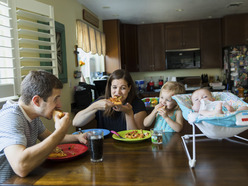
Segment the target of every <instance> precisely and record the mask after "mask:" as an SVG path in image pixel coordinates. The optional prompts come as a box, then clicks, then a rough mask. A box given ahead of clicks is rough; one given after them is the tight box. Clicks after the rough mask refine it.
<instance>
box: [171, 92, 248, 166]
mask: <svg viewBox="0 0 248 186" xmlns="http://www.w3.org/2000/svg"><path fill="white" fill-rule="evenodd" d="M191 95H192V94H180V95H175V96H173V97H172V98H173V99H174V100H175V101H176V102H177V104H178V105H179V107H180V108H181V110H182V113H183V117H184V119H185V120H187V121H188V123H190V124H191V125H192V134H185V135H184V136H182V137H181V138H182V141H183V145H184V148H185V151H186V154H187V157H188V159H189V166H190V167H191V168H193V167H195V163H196V146H195V143H196V139H195V138H196V137H202V136H206V137H207V138H211V139H223V138H230V137H236V138H238V139H240V140H244V141H247V142H248V139H246V138H243V137H241V136H237V135H238V134H240V133H241V132H243V131H245V130H247V129H248V110H242V111H235V112H231V113H230V112H229V113H228V112H227V113H224V114H216V115H214V116H202V115H199V114H198V113H196V112H194V111H193V110H192V101H191ZM212 95H213V97H214V98H215V100H216V101H225V102H227V103H228V104H229V105H231V106H232V107H233V108H234V109H235V110H237V108H239V107H240V106H248V103H246V102H244V101H243V100H242V99H240V98H239V97H237V96H236V95H234V94H232V93H230V92H213V93H212ZM195 126H197V127H198V128H199V130H200V131H201V132H202V134H195ZM191 138H192V143H193V144H192V157H191V155H190V153H189V150H188V147H187V144H186V141H187V140H189V139H191Z"/></svg>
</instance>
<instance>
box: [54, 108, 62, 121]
mask: <svg viewBox="0 0 248 186" xmlns="http://www.w3.org/2000/svg"><path fill="white" fill-rule="evenodd" d="M56 115H58V116H59V118H60V119H61V118H62V117H63V116H64V115H65V114H64V113H63V111H62V110H59V109H56V110H54V111H53V120H54V121H55V116H56Z"/></svg>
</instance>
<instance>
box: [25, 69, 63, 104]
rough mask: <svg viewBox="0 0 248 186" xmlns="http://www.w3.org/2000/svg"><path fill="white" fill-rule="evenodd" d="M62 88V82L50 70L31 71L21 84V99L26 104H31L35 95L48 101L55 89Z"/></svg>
mask: <svg viewBox="0 0 248 186" xmlns="http://www.w3.org/2000/svg"><path fill="white" fill-rule="evenodd" d="M62 88H63V84H62V82H61V81H60V80H59V79H58V78H57V77H56V76H54V75H53V74H51V73H50V72H47V71H43V70H39V71H30V72H29V74H28V75H27V76H26V77H25V78H24V79H23V81H22V84H21V99H22V101H23V102H24V103H25V104H26V105H29V103H30V102H31V100H32V98H33V97H34V96H35V95H38V96H40V97H41V98H42V99H43V100H44V101H47V98H48V97H49V96H51V95H52V91H53V89H62Z"/></svg>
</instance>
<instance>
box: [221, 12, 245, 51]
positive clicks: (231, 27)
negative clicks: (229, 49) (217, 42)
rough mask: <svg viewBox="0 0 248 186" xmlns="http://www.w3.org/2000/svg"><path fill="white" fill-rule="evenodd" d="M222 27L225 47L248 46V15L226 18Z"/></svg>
mask: <svg viewBox="0 0 248 186" xmlns="http://www.w3.org/2000/svg"><path fill="white" fill-rule="evenodd" d="M222 25H223V46H224V47H226V46H235V45H244V44H248V14H237V15H228V16H225V17H224V18H223V19H222Z"/></svg>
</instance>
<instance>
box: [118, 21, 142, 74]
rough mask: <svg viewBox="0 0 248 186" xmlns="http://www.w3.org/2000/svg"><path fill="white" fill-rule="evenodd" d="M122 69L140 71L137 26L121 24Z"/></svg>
mask: <svg viewBox="0 0 248 186" xmlns="http://www.w3.org/2000/svg"><path fill="white" fill-rule="evenodd" d="M121 67H122V69H126V70H128V71H129V72H138V71H139V64H138V38H137V25H132V24H121Z"/></svg>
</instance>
